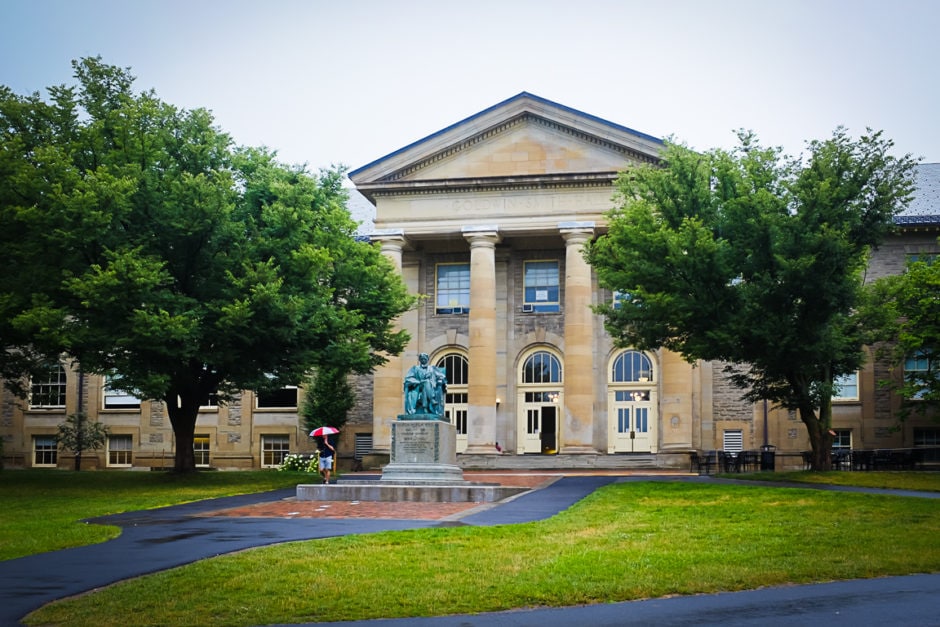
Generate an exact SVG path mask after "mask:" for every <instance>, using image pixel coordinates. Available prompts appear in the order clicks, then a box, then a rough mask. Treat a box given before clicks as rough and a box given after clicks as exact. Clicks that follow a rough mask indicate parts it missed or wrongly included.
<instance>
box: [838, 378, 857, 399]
mask: <svg viewBox="0 0 940 627" xmlns="http://www.w3.org/2000/svg"><path fill="white" fill-rule="evenodd" d="M832 384H833V390H832V400H834V401H857V400H858V373H857V372H853V373H852V374H844V375H842V376H839V377H836V379H835V381H833V382H832Z"/></svg>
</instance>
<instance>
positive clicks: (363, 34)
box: [0, 0, 940, 170]
mask: <svg viewBox="0 0 940 627" xmlns="http://www.w3.org/2000/svg"><path fill="white" fill-rule="evenodd" d="M0 24H2V25H3V27H2V33H3V36H2V37H0V83H2V84H5V85H7V86H9V87H11V88H12V89H13V90H14V91H15V92H17V93H21V94H25V93H29V92H33V91H40V92H42V91H43V90H44V89H45V87H47V86H49V85H54V84H61V83H71V82H73V79H72V70H71V66H70V61H71V60H72V59H76V58H79V57H83V56H95V55H101V56H102V57H103V59H104V61H105V62H107V63H110V64H113V65H119V66H122V67H127V66H129V67H130V68H131V70H132V73H133V74H134V75H135V76H137V82H136V87H137V88H138V89H139V90H143V89H149V88H154V89H155V90H156V92H157V94H158V96H159V97H160V98H162V99H163V100H166V101H168V102H170V103H172V104H175V105H177V106H181V107H185V108H195V107H205V108H207V109H210V110H211V111H212V112H213V113H214V115H215V118H216V121H217V123H218V125H219V126H220V127H221V128H222V129H223V130H225V131H227V132H228V133H230V134H231V135H232V136H233V137H234V139H235V141H236V142H237V143H239V144H243V145H265V146H268V147H270V148H273V149H275V150H277V151H278V153H279V155H280V158H281V160H282V161H285V162H288V163H305V164H307V165H308V166H309V167H310V169H311V170H316V169H318V168H320V167H326V166H329V165H331V164H345V165H347V166H349V167H350V168H353V169H355V168H358V167H360V166H363V165H365V164H367V163H369V162H371V161H374V160H375V159H378V158H379V157H382V156H384V155H386V154H388V153H390V152H392V151H395V150H397V149H399V148H401V147H403V146H405V145H407V144H409V143H411V142H413V141H416V140H418V139H421V138H422V137H425V136H426V135H429V134H431V133H434V132H436V131H438V130H440V129H442V128H444V127H446V126H448V125H450V124H453V123H454V122H457V121H458V120H461V119H463V118H465V117H467V116H470V115H473V114H474V113H477V112H478V111H480V110H482V109H485V108H486V107H489V106H491V105H494V104H496V103H498V102H501V101H503V100H505V99H507V98H509V97H511V96H514V95H516V94H518V93H519V92H522V91H528V92H530V93H533V94H536V95H538V96H541V97H543V98H547V99H549V100H553V101H555V102H558V103H560V104H563V105H566V106H568V107H572V108H574V109H578V110H581V111H584V112H586V113H590V114H592V115H596V116H599V117H601V118H604V119H606V120H609V121H611V122H615V123H617V124H621V125H623V126H628V127H630V128H633V129H636V130H638V131H642V132H644V133H647V134H650V135H654V136H657V137H667V136H672V137H674V138H675V139H677V140H679V141H682V142H684V143H686V144H688V145H689V146H691V147H693V148H695V149H700V150H704V149H708V148H713V147H723V148H728V147H731V146H732V145H733V144H734V143H735V136H734V129H737V128H747V129H751V130H753V131H755V132H756V133H757V134H758V136H759V137H760V138H761V140H762V141H763V143H765V144H767V145H775V146H783V147H784V149H785V150H786V151H787V152H789V153H791V154H798V153H799V152H801V150H802V149H803V147H804V142H805V141H806V140H809V139H825V138H827V137H829V136H830V135H831V133H832V131H833V130H834V129H835V128H836V127H837V126H839V125H842V126H845V127H847V128H848V129H849V132H850V133H851V134H852V135H853V136H857V135H859V134H861V133H863V132H864V131H865V128H866V127H871V128H874V129H878V130H883V131H884V132H885V134H886V136H887V137H889V138H891V139H893V140H894V141H895V143H896V145H897V152H898V154H902V153H911V154H913V155H914V156H915V157H918V158H922V159H923V160H924V161H926V162H940V120H938V112H940V80H938V67H940V65H938V62H940V2H936V1H933V0H890V1H886V0H879V1H871V0H777V1H775V0H751V1H746V0H641V1H635V0H572V1H556V0H463V1H458V0H427V1H423V0H397V1H396V0H328V1H327V0H266V1H264V2H259V1H257V0H247V1H242V0H0Z"/></svg>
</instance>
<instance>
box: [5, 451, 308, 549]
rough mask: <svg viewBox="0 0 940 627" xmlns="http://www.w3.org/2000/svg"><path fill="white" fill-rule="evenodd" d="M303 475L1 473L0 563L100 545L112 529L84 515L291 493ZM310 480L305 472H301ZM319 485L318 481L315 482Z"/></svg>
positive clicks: (113, 533)
mask: <svg viewBox="0 0 940 627" xmlns="http://www.w3.org/2000/svg"><path fill="white" fill-rule="evenodd" d="M303 477H305V475H300V474H297V473H284V472H277V471H273V470H269V471H254V472H199V473H194V474H192V475H182V476H181V475H175V474H173V473H166V472H101V471H85V472H72V471H66V470H3V471H0V502H2V503H3V507H2V508H0V561H2V560H8V559H13V558H15V557H22V556H24V555H31V554H33V553H43V552H45V551H56V550H58V549H65V548H69V547H73V546H82V545H85V544H95V543H97V542H104V541H105V540H109V539H111V538H113V537H115V536H117V535H118V534H119V533H120V529H119V528H118V527H107V526H103V525H88V524H84V523H82V522H80V521H81V520H82V519H84V518H92V517H95V516H104V515H106V514H117V513H120V512H128V511H135V510H140V509H152V508H155V507H163V506H166V505H176V504H179V503H187V502H191V501H199V500H202V499H207V498H215V497H220V496H231V495H234V494H249V493H252V492H264V491H267V490H276V489H279V488H293V487H295V486H296V485H297V484H298V483H300V482H301V480H304V481H309V480H311V479H303ZM306 477H309V475H306ZM314 481H319V479H314Z"/></svg>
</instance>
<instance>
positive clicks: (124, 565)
mask: <svg viewBox="0 0 940 627" xmlns="http://www.w3.org/2000/svg"><path fill="white" fill-rule="evenodd" d="M541 474H543V475H545V476H546V479H545V481H543V482H542V484H541V485H542V487H540V488H539V489H535V490H533V491H531V492H528V493H525V494H522V495H520V496H518V497H515V498H513V499H509V500H507V501H504V502H502V503H499V504H495V505H493V504H489V505H484V506H474V505H473V504H471V507H470V508H469V509H468V510H466V511H465V512H461V513H458V514H457V515H444V516H438V517H437V518H424V519H407V518H391V517H384V518H365V517H329V515H323V516H317V517H300V516H288V517H283V516H281V517H252V516H235V515H232V512H234V511H237V510H239V509H241V510H245V509H246V508H247V509H248V510H250V508H252V507H258V506H264V507H270V506H271V504H272V503H285V504H286V505H287V506H288V507H291V508H292V511H293V510H294V509H299V505H298V502H296V501H284V499H289V498H290V497H292V496H293V495H294V493H295V492H294V490H292V489H288V490H279V491H275V492H266V493H260V494H250V495H243V496H235V497H227V498H222V499H213V500H209V501H200V502H196V503H189V504H186V505H179V506H174V507H166V508H161V509H157V510H147V511H140V512H129V513H126V514H117V515H113V516H106V517H102V518H98V519H94V520H93V521H92V522H96V523H102V524H113V525H119V526H121V527H122V529H123V531H122V533H121V535H120V536H119V537H117V538H115V539H114V540H111V541H109V542H105V543H102V544H96V545H91V546H84V547H78V548H74V549H67V550H64V551H55V552H51V553H44V554H40V555H32V556H28V557H24V558H20V559H15V560H8V561H5V562H0V625H2V626H7V625H16V624H19V621H20V619H21V618H22V617H23V616H25V615H26V614H28V613H29V612H31V611H33V610H35V609H37V608H39V607H41V606H42V605H45V604H46V603H49V602H51V601H54V600H56V599H60V598H64V597H67V596H72V595H75V594H79V593H82V592H86V591H88V590H92V589H94V588H98V587H101V586H106V585H109V584H112V583H115V582H117V581H121V580H124V579H129V578H132V577H137V576H140V575H145V574H148V573H153V572H157V571H161V570H165V569H169V568H174V567H177V566H181V565H183V564H187V563H190V562H194V561H197V560H200V559H205V558H208V557H214V556H217V555H222V554H225V553H231V552H234V551H239V550H243V549H247V548H251V547H256V546H264V545H268V544H276V543H280V542H291V541H296V540H306V539H314V538H326V537H332V536H339V535H349V534H361V533H375V532H379V531H387V530H401V529H417V528H427V527H434V526H451V525H453V524H465V525H476V526H489V525H502V524H515V523H523V522H530V521H534V520H541V519H544V518H547V517H549V516H552V515H554V514H556V513H558V512H560V511H562V510H564V509H566V508H568V507H570V506H571V505H573V504H574V503H576V502H577V501H579V500H581V499H582V498H584V497H585V496H587V495H588V494H590V493H591V492H593V491H594V490H596V489H598V488H599V487H601V486H604V485H607V484H609V483H612V482H618V481H634V480H663V481H677V480H682V481H686V480H688V481H716V480H715V479H712V478H710V477H685V476H681V477H680V476H671V477H670V476H666V477H663V476H660V477H652V476H643V477H639V476H615V475H610V474H588V473H578V474H576V475H566V476H559V474H560V473H541ZM556 477H557V478H556ZM764 485H766V484H764ZM799 487H801V488H807V487H813V486H807V485H804V484H801V485H800V486H799ZM911 496H920V497H925V496H929V497H933V498H935V497H937V496H940V495H934V494H925V493H914V494H912V495H911ZM312 505H313V506H314V507H316V506H318V505H322V504H312ZM389 505H390V507H391V508H396V507H397V508H398V509H399V510H400V509H401V508H400V507H398V506H400V504H389ZM445 505H452V504H445ZM422 506H423V507H424V508H427V507H428V504H422ZM327 509H329V508H327ZM225 512H228V514H226V513H225ZM938 595H940V575H917V576H913V577H898V578H887V579H876V580H859V581H850V582H839V583H835V584H823V585H817V586H790V587H786V588H778V589H768V590H756V591H749V592H742V593H733V594H721V595H707V596H705V595H703V596H694V597H680V598H675V599H655V600H650V601H638V602H631V603H616V604H603V605H592V606H585V607H574V608H561V609H550V610H549V609H545V610H525V611H513V612H500V613H497V614H487V615H473V616H459V617H453V616H452V617H441V618H431V619H405V620H397V621H396V620H381V621H368V623H367V624H368V625H370V626H375V627H385V626H395V627H404V626H405V625H428V626H435V627H438V626H443V625H507V626H519V625H538V626H539V627H551V626H552V625H559V626H560V625H562V624H564V625H565V627H570V625H571V624H572V622H577V623H583V624H591V625H630V624H634V625H644V624H650V625H652V624H656V625H663V624H693V623H694V624H714V623H717V622H720V623H722V624H724V625H757V624H761V625H773V624H792V625H796V624H805V623H806V622H810V621H811V620H816V619H822V620H825V621H826V624H828V625H849V624H852V625H866V624H874V623H876V622H882V621H877V620H874V619H873V617H876V616H879V615H880V614H879V613H878V612H880V611H883V612H884V616H886V617H890V619H891V622H893V623H895V624H900V625H905V624H912V625H913V624H917V625H938V626H940V615H938V613H937V611H936V599H937V598H940V597H938ZM811 599H817V601H812V600H811ZM845 599H852V601H851V603H849V604H847V602H846V601H845ZM922 606H923V607H922ZM919 608H922V610H923V611H922V612H921V609H919ZM683 617H684V618H683ZM693 617H697V618H695V619H694V620H693ZM705 617H709V618H707V620H705V621H704V622H703V621H702V620H699V619H702V618H705ZM848 617H854V618H852V619H851V620H849V618H848ZM712 619H714V620H712ZM768 619H769V622H768ZM908 619H910V620H911V621H912V622H906V621H907V620H908ZM843 620H844V622H843ZM885 620H888V619H887V618H886V619H885ZM735 621H738V622H735ZM740 621H754V622H740ZM343 624H346V625H349V624H350V623H343Z"/></svg>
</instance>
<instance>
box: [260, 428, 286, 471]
mask: <svg viewBox="0 0 940 627" xmlns="http://www.w3.org/2000/svg"><path fill="white" fill-rule="evenodd" d="M289 452H290V436H286V435H263V436H261V467H262V468H277V467H278V466H280V465H281V464H283V463H284V458H285V457H287V454H288V453H289Z"/></svg>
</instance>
